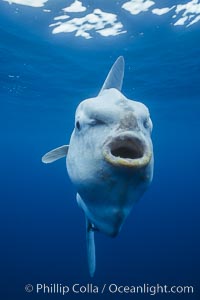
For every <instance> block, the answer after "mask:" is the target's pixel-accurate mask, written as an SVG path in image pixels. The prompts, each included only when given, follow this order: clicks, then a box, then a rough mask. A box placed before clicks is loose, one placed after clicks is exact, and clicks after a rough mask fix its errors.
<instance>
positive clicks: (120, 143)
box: [103, 133, 152, 168]
mask: <svg viewBox="0 0 200 300" xmlns="http://www.w3.org/2000/svg"><path fill="white" fill-rule="evenodd" d="M103 155H104V158H105V160H106V161H107V162H109V163H111V164H112V165H115V166H125V167H135V168H141V167H144V166H146V165H147V164H148V163H149V162H150V160H151V156H152V152H151V148H150V146H149V145H148V144H147V143H146V141H145V140H143V139H141V138H139V137H138V136H136V135H134V134H132V133H124V134H120V135H118V136H116V137H114V138H112V139H111V140H110V141H108V142H107V143H106V144H105V146H104V148H103Z"/></svg>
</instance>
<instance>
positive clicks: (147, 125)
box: [143, 118, 149, 129]
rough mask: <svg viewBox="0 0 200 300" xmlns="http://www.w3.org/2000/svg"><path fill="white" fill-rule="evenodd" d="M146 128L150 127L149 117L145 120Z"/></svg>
mask: <svg viewBox="0 0 200 300" xmlns="http://www.w3.org/2000/svg"><path fill="white" fill-rule="evenodd" d="M143 126H144V128H146V129H148V128H149V118H146V119H145V120H144V122H143Z"/></svg>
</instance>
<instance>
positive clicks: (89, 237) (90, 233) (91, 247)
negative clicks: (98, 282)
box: [86, 217, 96, 277]
mask: <svg viewBox="0 0 200 300" xmlns="http://www.w3.org/2000/svg"><path fill="white" fill-rule="evenodd" d="M86 243H87V257H88V267H89V273H90V276H91V277H93V276H94V272H95V269H96V255H95V241H94V230H93V225H92V223H91V222H90V221H89V220H88V218H87V217H86Z"/></svg>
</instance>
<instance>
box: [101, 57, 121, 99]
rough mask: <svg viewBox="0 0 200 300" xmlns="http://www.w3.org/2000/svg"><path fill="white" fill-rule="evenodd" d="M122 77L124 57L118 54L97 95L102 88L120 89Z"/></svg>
mask: <svg viewBox="0 0 200 300" xmlns="http://www.w3.org/2000/svg"><path fill="white" fill-rule="evenodd" d="M123 78H124V58H123V56H119V57H118V59H117V60H116V61H115V63H114V64H113V66H112V68H111V69H110V72H109V73H108V76H107V77H106V80H105V81H104V84H103V86H102V88H101V90H100V93H99V95H100V94H101V93H102V92H103V90H106V89H111V88H115V89H117V90H119V91H121V88H122V83H123Z"/></svg>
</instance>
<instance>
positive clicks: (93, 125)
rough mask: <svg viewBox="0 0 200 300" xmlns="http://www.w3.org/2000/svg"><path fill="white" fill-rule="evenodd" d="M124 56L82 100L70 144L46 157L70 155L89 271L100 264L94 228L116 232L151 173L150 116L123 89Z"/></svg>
mask: <svg viewBox="0 0 200 300" xmlns="http://www.w3.org/2000/svg"><path fill="white" fill-rule="evenodd" d="M123 77H124V59H123V57H121V56H120V57H119V58H118V59H117V60H116V62H115V63H114V65H113V66H112V68H111V70H110V72H109V73H108V76H107V78H106V80H105V82H104V84H103V87H102V88H101V90H100V92H99V94H98V96H97V97H94V98H90V99H86V100H84V101H82V102H81V103H80V104H79V106H78V108H77V110H76V114H75V128H74V130H73V132H72V135H71V139H70V143H69V145H64V146H61V147H59V148H56V149H54V150H52V151H50V152H48V153H46V154H45V155H44V156H43V157H42V161H43V162H44V163H51V162H54V161H56V160H57V159H60V158H62V157H66V166H67V171H68V174H69V177H70V179H71V181H72V183H73V184H74V185H75V187H76V190H77V196H76V199H77V203H78V205H79V207H80V208H81V209H82V210H83V211H84V213H85V218H86V242H87V256H88V265H89V272H90V275H91V276H93V275H94V272H95V268H96V258H95V242H94V233H95V231H99V232H102V233H104V234H106V235H108V236H111V237H114V236H116V235H117V234H118V233H119V232H120V229H121V227H122V225H123V223H124V221H125V220H126V218H127V216H128V215H129V213H130V211H131V209H132V207H133V205H134V203H136V202H137V201H138V200H139V199H140V198H141V196H142V195H143V193H144V192H145V190H146V189H147V188H148V186H149V184H150V183H151V181H152V177H153V146H152V141H151V131H152V121H151V119H150V114H149V110H148V108H147V107H146V106H145V105H144V104H142V103H141V102H137V101H133V100H129V99H127V98H126V97H125V96H124V95H123V94H122V93H121V88H122V82H123Z"/></svg>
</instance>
